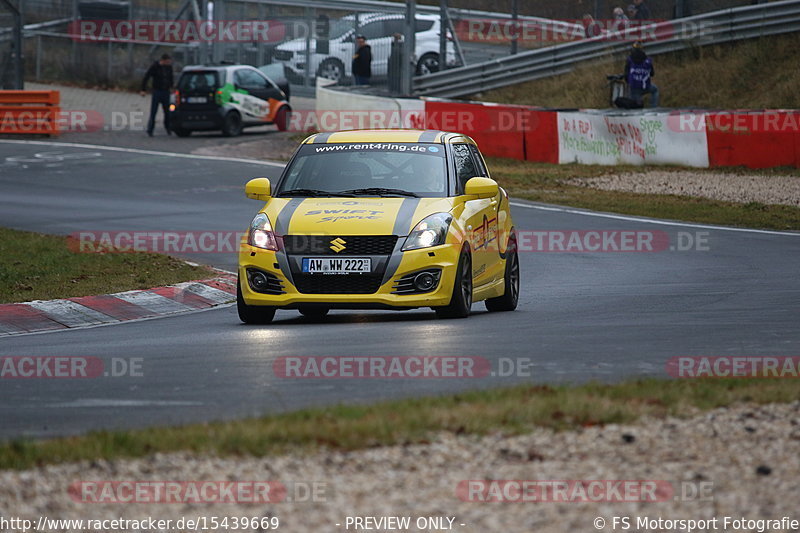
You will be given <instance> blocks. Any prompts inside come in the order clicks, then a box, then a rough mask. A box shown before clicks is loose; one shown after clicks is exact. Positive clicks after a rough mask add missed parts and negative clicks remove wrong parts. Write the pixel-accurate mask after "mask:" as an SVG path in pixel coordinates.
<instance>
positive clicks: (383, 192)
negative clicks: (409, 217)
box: [337, 187, 419, 198]
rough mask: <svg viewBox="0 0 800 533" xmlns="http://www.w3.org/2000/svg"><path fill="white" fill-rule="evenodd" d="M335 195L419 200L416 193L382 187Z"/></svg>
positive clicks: (348, 191) (354, 190)
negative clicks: (367, 195)
mask: <svg viewBox="0 0 800 533" xmlns="http://www.w3.org/2000/svg"><path fill="white" fill-rule="evenodd" d="M337 194H374V195H376V196H392V195H394V196H411V197H414V198H419V195H418V194H417V193H413V192H411V191H404V190H403V189H386V188H383V187H366V188H364V189H349V190H346V191H342V192H341V193H337Z"/></svg>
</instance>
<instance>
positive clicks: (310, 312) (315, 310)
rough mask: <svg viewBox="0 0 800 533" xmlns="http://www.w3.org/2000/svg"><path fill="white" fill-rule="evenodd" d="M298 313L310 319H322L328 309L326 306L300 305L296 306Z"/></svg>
mask: <svg viewBox="0 0 800 533" xmlns="http://www.w3.org/2000/svg"><path fill="white" fill-rule="evenodd" d="M298 311H300V314H301V315H303V316H304V317H306V318H310V319H312V320H322V319H323V318H325V316H326V315H327V314H328V312H329V311H330V308H328V307H316V306H309V307H300V308H298Z"/></svg>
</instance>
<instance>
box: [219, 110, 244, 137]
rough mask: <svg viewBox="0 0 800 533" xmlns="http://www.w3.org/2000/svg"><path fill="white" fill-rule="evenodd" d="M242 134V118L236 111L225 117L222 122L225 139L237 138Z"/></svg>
mask: <svg viewBox="0 0 800 533" xmlns="http://www.w3.org/2000/svg"><path fill="white" fill-rule="evenodd" d="M240 133H242V116H241V115H240V114H239V113H237V112H236V111H231V112H229V113H228V114H227V115H225V120H224V121H223V122H222V134H223V135H224V136H225V137H236V136H237V135H239V134H240Z"/></svg>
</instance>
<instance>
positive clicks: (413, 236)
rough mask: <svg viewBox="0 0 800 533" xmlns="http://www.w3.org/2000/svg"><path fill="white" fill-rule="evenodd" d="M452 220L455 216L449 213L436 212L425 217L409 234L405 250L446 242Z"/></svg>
mask: <svg viewBox="0 0 800 533" xmlns="http://www.w3.org/2000/svg"><path fill="white" fill-rule="evenodd" d="M452 220H453V216H452V215H450V214H449V213H434V214H433V215H430V216H428V217H425V218H424V219H422V221H421V222H420V223H419V224H417V225H416V226H414V229H413V230H411V233H409V234H408V237H407V238H406V243H405V244H404V245H403V251H404V252H405V251H406V250H418V249H420V248H430V247H431V246H439V245H440V244H444V241H445V240H446V239H447V230H448V229H449V228H450V222H451V221H452Z"/></svg>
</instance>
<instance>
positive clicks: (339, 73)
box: [317, 59, 344, 83]
mask: <svg viewBox="0 0 800 533" xmlns="http://www.w3.org/2000/svg"><path fill="white" fill-rule="evenodd" d="M317 77H319V78H327V79H329V80H334V81H335V82H336V83H342V81H344V64H342V62H341V61H339V60H338V59H326V60H325V61H323V62H322V64H321V65H320V66H319V70H317Z"/></svg>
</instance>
